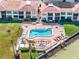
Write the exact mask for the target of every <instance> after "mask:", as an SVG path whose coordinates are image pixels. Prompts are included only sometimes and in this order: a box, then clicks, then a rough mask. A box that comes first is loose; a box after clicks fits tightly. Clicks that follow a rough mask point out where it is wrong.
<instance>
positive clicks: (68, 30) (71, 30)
mask: <svg viewBox="0 0 79 59" xmlns="http://www.w3.org/2000/svg"><path fill="white" fill-rule="evenodd" d="M63 26H64V29H65V33H66V35H68V36H72V35H73V34H75V33H76V32H78V31H79V26H76V25H70V24H64V25H63Z"/></svg>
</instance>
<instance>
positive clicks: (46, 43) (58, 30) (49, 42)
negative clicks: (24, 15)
mask: <svg viewBox="0 0 79 59" xmlns="http://www.w3.org/2000/svg"><path fill="white" fill-rule="evenodd" d="M22 28H23V34H25V35H26V38H27V39H28V38H29V31H30V30H31V29H47V28H51V29H52V30H53V35H52V36H49V37H33V38H32V39H34V41H35V43H34V47H35V48H36V49H37V50H47V49H48V48H49V47H51V46H53V45H55V44H56V43H58V41H55V39H58V37H59V36H62V35H63V36H65V32H64V29H63V27H62V26H60V25H43V24H35V25H34V24H22ZM62 40H63V39H62ZM62 40H61V42H62ZM41 44H43V45H41ZM40 45H41V46H42V47H40Z"/></svg>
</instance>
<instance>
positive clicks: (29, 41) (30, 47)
mask: <svg viewBox="0 0 79 59" xmlns="http://www.w3.org/2000/svg"><path fill="white" fill-rule="evenodd" d="M26 41H27V42H28V43H29V56H30V59H32V54H31V53H32V43H34V41H33V40H30V39H26Z"/></svg>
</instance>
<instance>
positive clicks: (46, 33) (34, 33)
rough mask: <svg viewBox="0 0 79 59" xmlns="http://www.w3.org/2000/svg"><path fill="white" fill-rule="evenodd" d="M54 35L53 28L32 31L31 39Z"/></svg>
mask: <svg viewBox="0 0 79 59" xmlns="http://www.w3.org/2000/svg"><path fill="white" fill-rule="evenodd" d="M52 35H53V30H52V29H51V28H48V29H32V30H30V33H29V37H30V38H32V37H36V36H40V37H44V36H52Z"/></svg>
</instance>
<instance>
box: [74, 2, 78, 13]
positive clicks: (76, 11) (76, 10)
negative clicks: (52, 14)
mask: <svg viewBox="0 0 79 59" xmlns="http://www.w3.org/2000/svg"><path fill="white" fill-rule="evenodd" d="M73 12H75V13H79V3H78V4H76V5H75V6H74V7H73Z"/></svg>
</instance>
